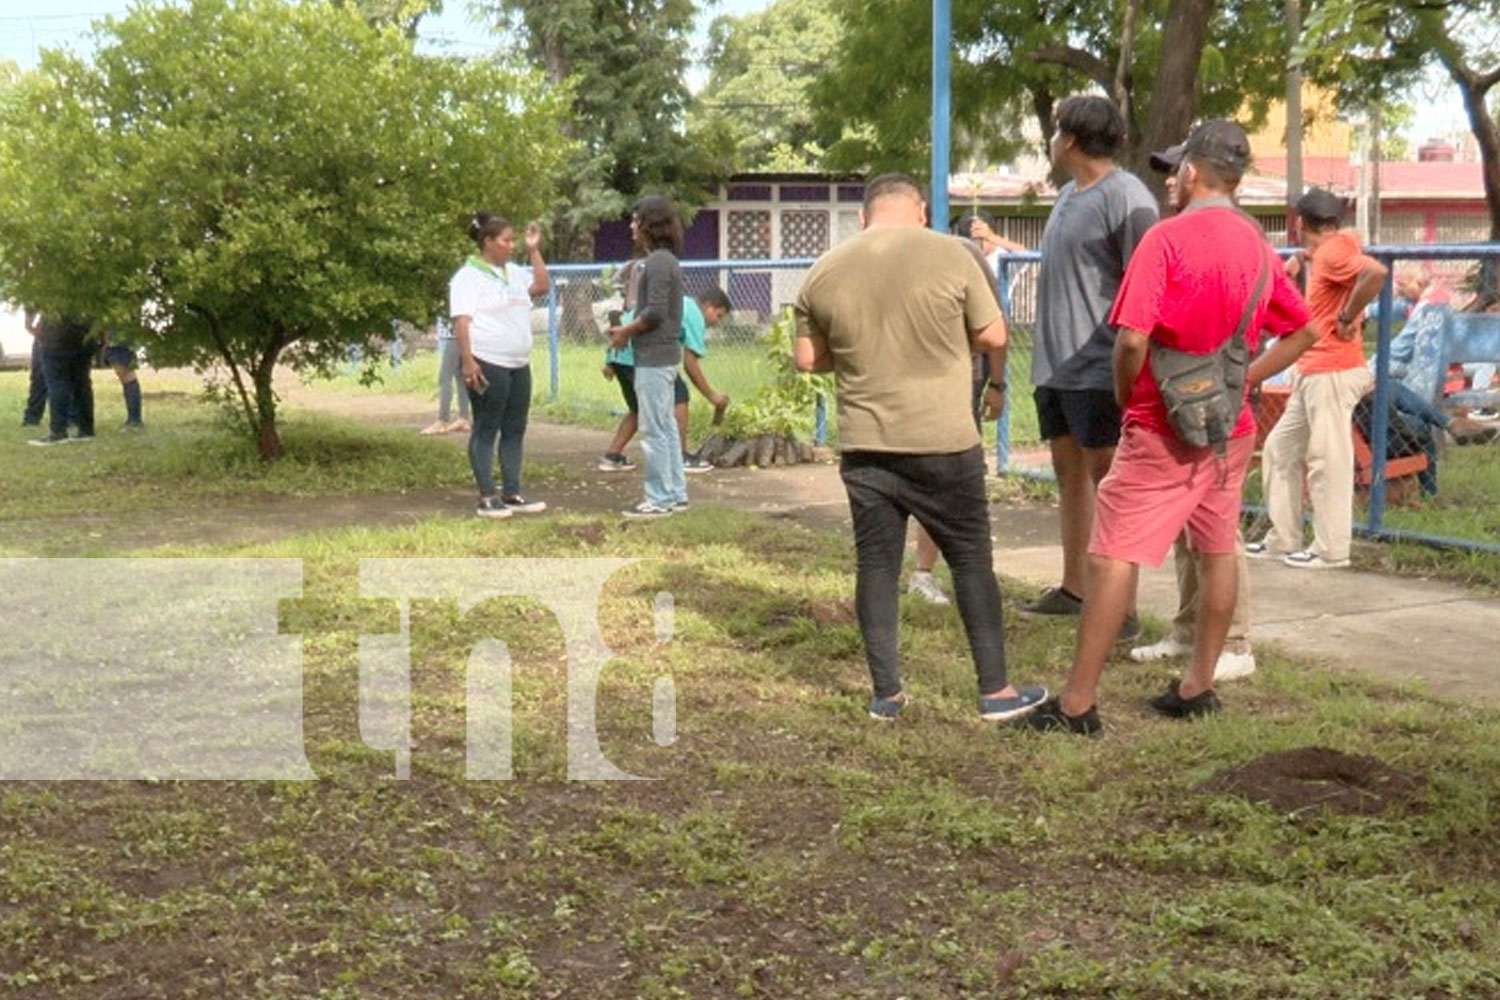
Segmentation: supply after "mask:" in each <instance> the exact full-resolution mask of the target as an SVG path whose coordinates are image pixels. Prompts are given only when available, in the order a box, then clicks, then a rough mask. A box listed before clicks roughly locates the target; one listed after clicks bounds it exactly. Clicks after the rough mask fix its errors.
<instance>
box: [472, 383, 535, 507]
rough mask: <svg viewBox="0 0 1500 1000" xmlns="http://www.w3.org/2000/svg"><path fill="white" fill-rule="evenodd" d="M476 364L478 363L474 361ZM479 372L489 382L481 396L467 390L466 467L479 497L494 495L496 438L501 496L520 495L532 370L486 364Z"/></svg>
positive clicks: (529, 409)
mask: <svg viewBox="0 0 1500 1000" xmlns="http://www.w3.org/2000/svg"><path fill="white" fill-rule="evenodd" d="M476 360H477V359H476ZM479 370H480V371H482V372H484V377H485V378H486V379H488V380H489V383H490V384H489V385H488V386H487V387H486V388H485V390H484V392H475V391H474V390H473V389H469V390H468V393H469V407H470V409H471V410H472V411H473V413H474V429H473V430H472V431H471V432H470V434H469V467H470V468H471V469H473V470H474V482H475V485H477V486H478V487H479V495H480V496H482V497H492V496H494V495H495V438H496V437H499V438H500V449H499V450H500V480H501V483H500V494H501V496H502V497H510V496H516V495H517V494H519V493H520V492H521V458H522V452H523V450H524V442H525V439H526V420H527V417H529V416H530V414H531V366H530V365H523V366H522V367H520V368H501V367H500V366H499V365H492V364H490V363H489V362H488V361H480V362H479Z"/></svg>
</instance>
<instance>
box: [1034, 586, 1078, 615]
mask: <svg viewBox="0 0 1500 1000" xmlns="http://www.w3.org/2000/svg"><path fill="white" fill-rule="evenodd" d="M1018 610H1019V611H1020V612H1021V614H1023V615H1077V614H1082V613H1083V598H1081V597H1074V596H1073V595H1072V594H1070V593H1068V592H1067V591H1066V590H1064V589H1062V588H1061V587H1053V588H1052V589H1051V590H1047V591H1044V592H1043V593H1042V596H1041V597H1038V598H1037V599H1036V600H1034V601H1032V602H1031V603H1030V604H1023V605H1021V607H1020V608H1019V609H1018Z"/></svg>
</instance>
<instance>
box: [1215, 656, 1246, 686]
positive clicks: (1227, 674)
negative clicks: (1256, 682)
mask: <svg viewBox="0 0 1500 1000" xmlns="http://www.w3.org/2000/svg"><path fill="white" fill-rule="evenodd" d="M1253 673H1255V654H1254V653H1231V652H1230V651H1229V650H1227V649H1226V650H1224V652H1222V653H1220V654H1219V662H1218V663H1215V664H1214V680H1216V681H1237V680H1239V679H1241V678H1243V677H1249V676H1250V675H1251V674H1253Z"/></svg>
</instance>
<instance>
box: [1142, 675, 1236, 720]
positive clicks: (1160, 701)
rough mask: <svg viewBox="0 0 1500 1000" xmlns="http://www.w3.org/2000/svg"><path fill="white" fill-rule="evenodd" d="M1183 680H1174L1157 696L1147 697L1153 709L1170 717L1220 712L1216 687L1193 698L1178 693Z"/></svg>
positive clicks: (1190, 717)
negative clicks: (1215, 691) (1215, 692)
mask: <svg viewBox="0 0 1500 1000" xmlns="http://www.w3.org/2000/svg"><path fill="white" fill-rule="evenodd" d="M1181 683H1182V682H1181V681H1173V682H1172V683H1171V684H1169V685H1167V690H1166V692H1165V693H1163V694H1159V695H1157V696H1156V697H1155V698H1150V699H1147V702H1146V703H1147V704H1148V705H1150V706H1151V710H1152V711H1153V712H1156V713H1157V714H1158V715H1165V716H1166V717H1167V718H1169V719H1196V718H1198V717H1199V716H1203V715H1217V714H1218V712H1219V696H1218V695H1216V694H1214V689H1213V688H1209V689H1208V690H1207V691H1204V692H1203V693H1202V694H1199V695H1197V696H1196V697H1193V698H1184V697H1183V696H1182V695H1180V694H1178V693H1177V688H1178V685H1180V684H1181Z"/></svg>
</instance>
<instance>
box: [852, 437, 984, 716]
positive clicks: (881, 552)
mask: <svg viewBox="0 0 1500 1000" xmlns="http://www.w3.org/2000/svg"><path fill="white" fill-rule="evenodd" d="M839 475H840V476H841V477H842V478H843V480H844V489H845V490H846V491H847V492H848V494H849V511H850V513H851V514H853V516H854V552H855V560H856V565H857V573H856V576H855V583H854V605H855V610H856V612H857V613H858V615H859V630H860V633H861V635H862V636H863V637H864V642H865V659H866V660H867V661H868V662H869V665H870V677H871V679H872V680H873V681H874V683H875V696H876V697H878V698H889V697H891V696H892V695H895V694H896V693H897V692H899V691H900V690H901V656H900V650H899V646H898V641H897V640H898V634H897V621H898V618H899V613H900V578H901V562H902V559H903V557H904V556H905V554H906V519H907V517H915V518H916V519H917V521H918V523H920V524H921V525H922V527H924V528H926V529H927V531H928V533H929V534H930V535H932V539H933V541H935V542H937V546H938V549H939V551H941V552H942V553H943V558H944V559H945V560H947V562H948V568H949V569H950V570H951V571H952V572H953V592H954V596H955V597H956V598H957V599H958V613H959V615H960V617H962V618H963V623H964V632H965V633H966V634H967V635H968V637H969V651H970V653H971V654H972V655H973V657H974V669H975V671H976V672H977V673H978V675H979V691H980V693H981V694H985V693H988V692H991V691H998V690H1000V689H1001V688H1003V687H1005V685H1006V680H1005V629H1004V624H1003V621H1002V619H1001V616H1000V584H999V582H998V581H997V580H996V579H995V565H994V549H993V543H992V542H991V541H990V507H989V500H988V499H987V497H986V496H985V490H984V450H983V448H981V447H979V446H975V447H974V448H971V449H969V450H968V451H961V452H954V453H952V454H944V455H903V454H895V453H892V452H873V451H850V452H845V453H844V455H843V459H842V461H841V462H840V464H839Z"/></svg>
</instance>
